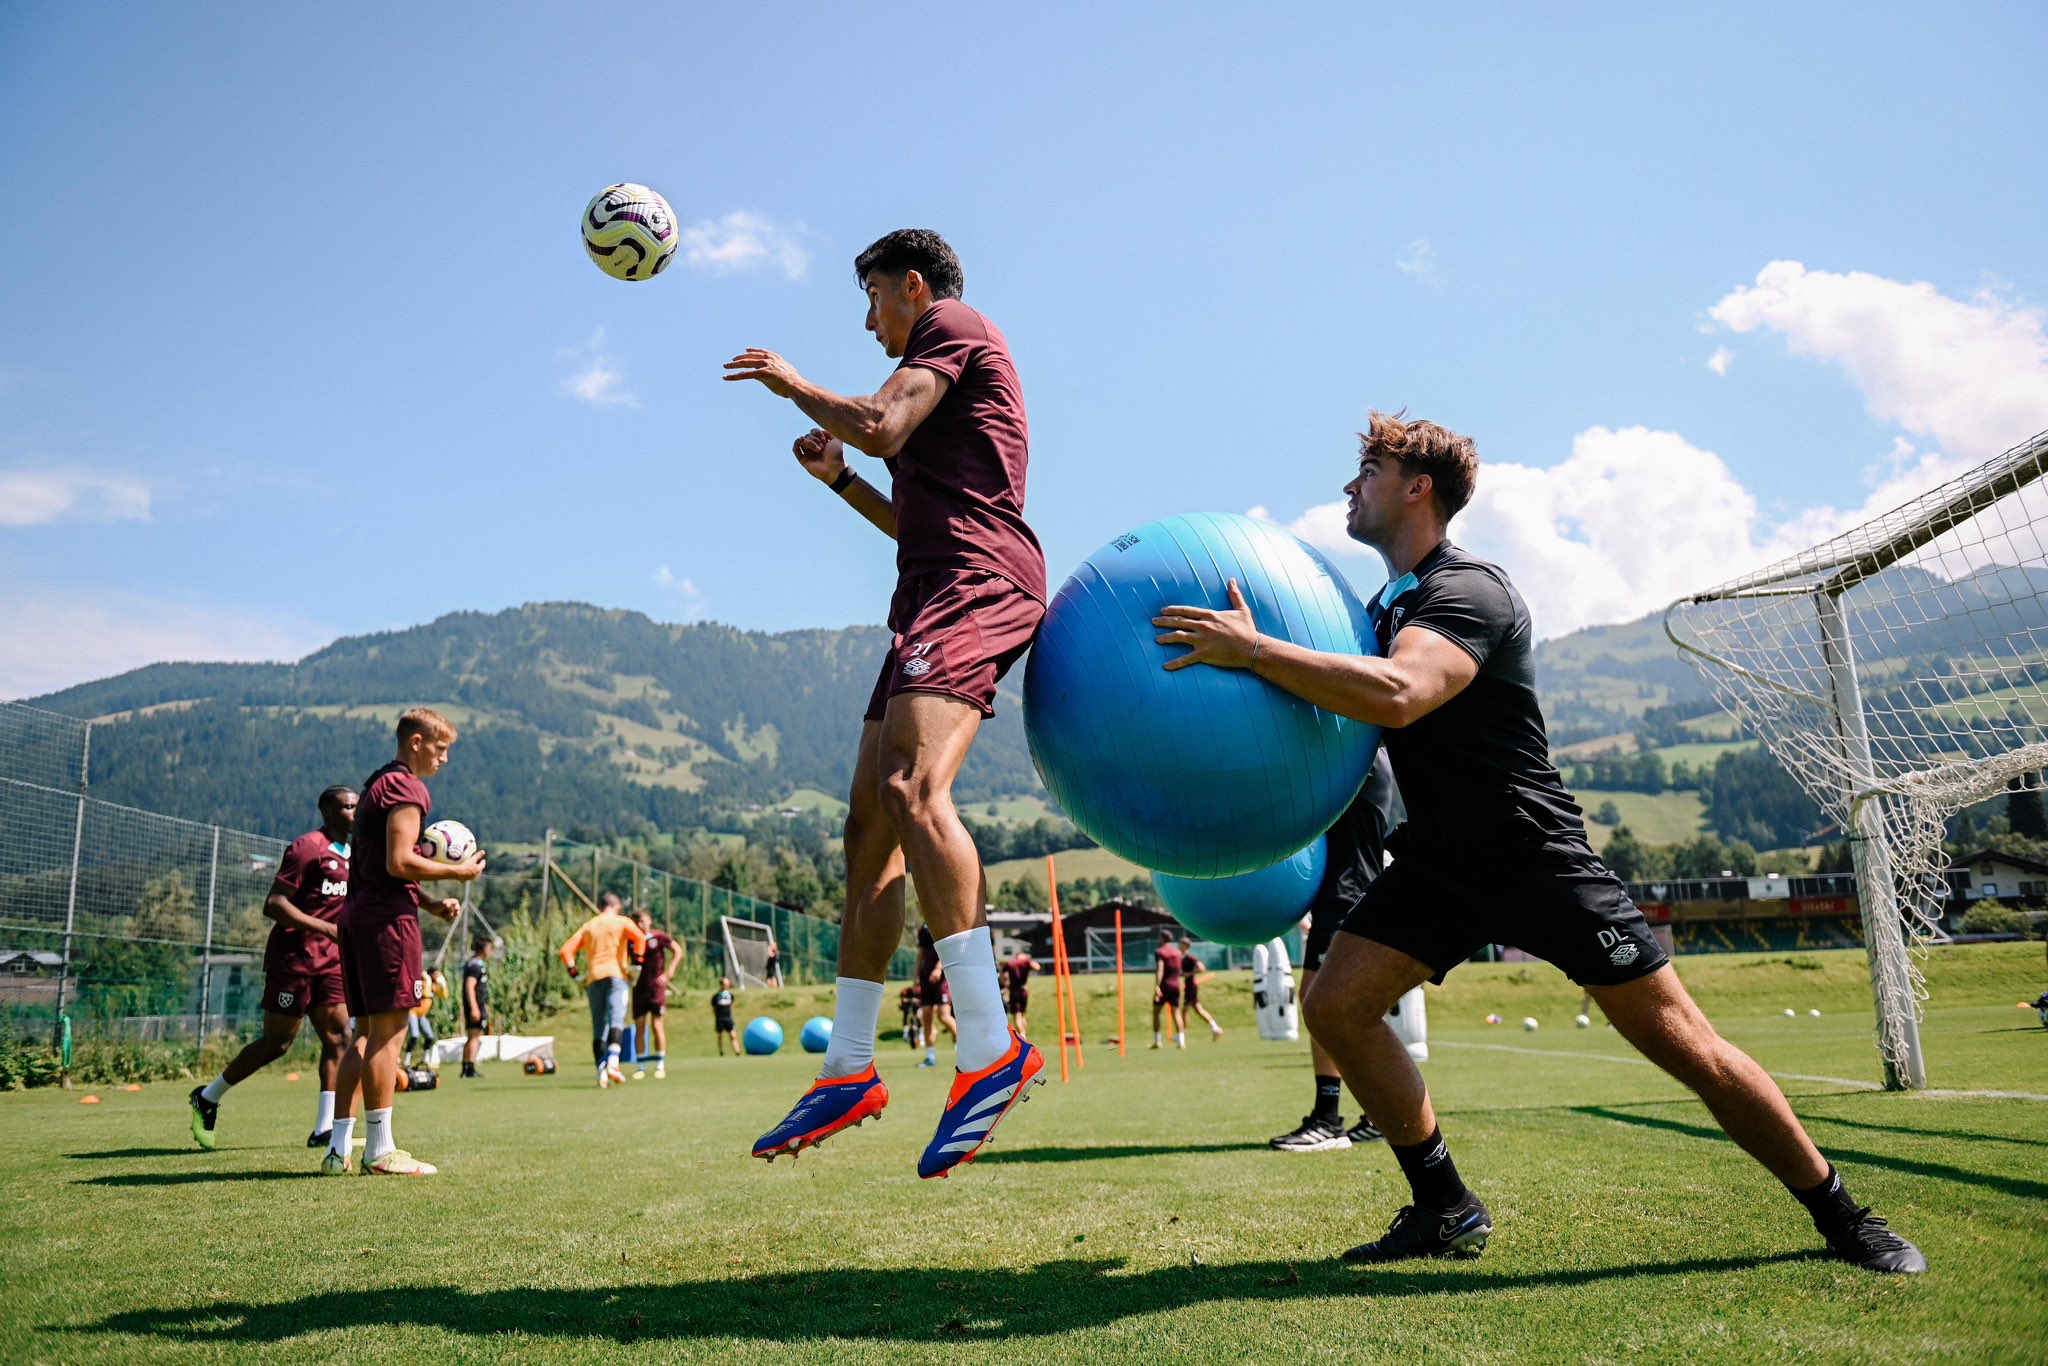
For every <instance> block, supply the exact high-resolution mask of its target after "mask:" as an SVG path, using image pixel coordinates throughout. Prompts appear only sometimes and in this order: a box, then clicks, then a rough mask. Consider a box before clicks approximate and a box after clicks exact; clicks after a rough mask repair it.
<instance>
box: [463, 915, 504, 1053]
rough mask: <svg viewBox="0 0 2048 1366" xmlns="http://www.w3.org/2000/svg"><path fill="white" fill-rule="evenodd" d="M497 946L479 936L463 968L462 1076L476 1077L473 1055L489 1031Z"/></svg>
mask: <svg viewBox="0 0 2048 1366" xmlns="http://www.w3.org/2000/svg"><path fill="white" fill-rule="evenodd" d="M496 947H497V944H496V943H495V942H493V941H492V939H491V937H490V936H489V935H487V934H480V935H478V936H476V938H474V939H472V940H471V941H470V944H469V961H468V962H467V963H464V964H463V965H462V1075H463V1076H465V1077H475V1076H478V1075H479V1073H478V1072H477V1070H476V1055H477V1054H478V1052H480V1051H481V1050H482V1048H483V1046H484V1035H486V1034H488V1033H490V1032H491V950H492V949H494V948H496Z"/></svg>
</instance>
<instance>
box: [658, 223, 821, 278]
mask: <svg viewBox="0 0 2048 1366" xmlns="http://www.w3.org/2000/svg"><path fill="white" fill-rule="evenodd" d="M800 231H801V229H800V228H786V227H783V226H782V225H780V224H778V223H776V222H775V221H773V220H772V219H770V218H769V217H768V216H767V215H766V214H760V213H755V212H753V211H752V210H750V209H736V210H734V211H733V212H731V213H729V214H727V215H726V216H725V217H723V218H719V219H710V218H706V219H702V220H700V221H698V222H696V223H693V224H691V225H690V226H689V227H687V228H684V229H683V241H682V253H683V264H684V265H687V266H691V267H694V268H695V269H698V270H708V271H710V272H711V273H712V274H714V275H729V274H732V273H734V272H736V271H743V270H759V269H764V268H769V269H775V270H780V271H781V272H782V273H783V275H785V276H787V277H788V278H789V279H792V280H801V279H803V278H804V276H805V274H806V273H808V272H809V270H810V268H811V254H810V252H809V251H807V250H805V249H804V245H803V243H802V242H801V241H800V240H798V234H799V232H800Z"/></svg>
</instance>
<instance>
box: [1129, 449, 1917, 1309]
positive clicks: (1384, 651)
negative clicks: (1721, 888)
mask: <svg viewBox="0 0 2048 1366" xmlns="http://www.w3.org/2000/svg"><path fill="white" fill-rule="evenodd" d="M1478 472H1479V453H1478V451H1477V450H1476V449H1475V448H1474V446H1473V443H1472V442H1471V440H1470V439H1469V438H1466V437H1461V436H1458V435H1456V434H1455V433H1453V432H1450V431H1447V430H1445V429H1444V428H1443V427H1440V426H1438V425H1437V424H1436V423H1433V422H1420V421H1417V422H1404V421H1402V420H1401V419H1400V417H1398V416H1395V417H1388V416H1386V415H1385V414H1382V413H1374V414H1372V418H1371V429H1370V430H1369V431H1368V432H1366V433H1365V434H1364V435H1362V436H1361V437H1360V442H1359V459H1358V473H1357V474H1356V475H1354V476H1353V477H1352V479H1351V481H1350V482H1349V483H1347V484H1346V485H1345V486H1344V491H1345V494H1346V495H1347V497H1348V498H1349V500H1350V506H1349V517H1348V523H1347V526H1346V530H1347V531H1348V532H1349V534H1350V535H1351V537H1352V539H1354V540H1357V541H1362V542H1364V543H1365V544H1367V545H1369V546H1372V547H1373V548H1374V549H1375V550H1378V551H1379V552H1380V554H1381V555H1382V556H1383V557H1385V559H1386V562H1387V571H1388V576H1389V579H1390V582H1389V583H1388V584H1387V586H1386V588H1385V590H1384V591H1382V592H1381V593H1380V594H1379V595H1378V597H1377V599H1376V600H1375V601H1374V603H1373V604H1372V609H1371V615H1372V619H1373V623H1374V625H1375V628H1376V629H1377V632H1378V635H1379V647H1380V651H1381V654H1380V655H1378V656H1373V655H1364V656H1353V655H1338V654H1326V653H1322V652H1319V651H1315V650H1309V649H1305V648H1303V647H1301V646H1298V645H1293V644H1290V643H1288V642H1286V641H1282V640H1275V639H1272V638H1270V637H1266V636H1263V635H1261V634H1260V633H1259V630H1258V625H1257V623H1256V622H1254V621H1253V619H1252V614H1251V611H1250V609H1249V608H1248V607H1247V606H1246V604H1245V599H1244V595H1243V594H1242V593H1241V592H1239V591H1238V587H1237V584H1236V583H1235V582H1232V583H1231V584H1230V586H1229V596H1230V606H1229V608H1227V609H1225V610H1221V611H1218V610H1213V609H1209V608H1203V607H1183V606H1168V607H1166V608H1164V609H1163V610H1162V612H1161V615H1160V616H1158V617H1155V618H1154V619H1153V622H1154V625H1156V626H1158V627H1159V628H1160V630H1161V632H1162V634H1160V635H1159V636H1158V637H1157V639H1158V641H1159V643H1160V644H1162V645H1185V646H1188V647H1189V649H1188V651H1187V653H1186V654H1183V655H1180V656H1177V657H1175V658H1174V659H1171V660H1169V661H1168V662H1167V664H1166V667H1167V668H1168V669H1183V668H1187V667H1189V666H1191V665H1195V664H1208V665H1213V666H1216V667H1219V668H1237V669H1246V668H1248V669H1251V670H1252V671H1253V672H1255V673H1256V674H1258V676H1259V677H1261V678H1263V679H1265V680H1266V681H1268V682H1269V683H1273V684H1275V685H1276V686H1278V687H1281V688H1284V689H1286V690H1287V691H1288V692H1291V693H1293V694H1294V695H1296V696H1297V697H1300V698H1302V699H1304V700H1305V701H1308V702H1312V703H1314V704H1315V705H1317V706H1319V707H1323V708H1325V709H1327V710H1329V711H1333V712H1336V713H1338V714H1339V715H1342V716H1350V717H1354V718H1356V719H1358V720H1360V721H1366V722H1370V723H1372V724H1374V725H1378V726H1381V727H1384V728H1385V740H1384V743H1385V746H1386V749H1387V752H1388V754H1389V756H1390V757H1391V758H1392V760H1393V765H1394V777H1395V779H1396V780H1397V781H1398V782H1399V783H1400V785H1401V796H1402V798H1403V800H1404V801H1405V802H1406V803H1407V807H1408V821H1407V823H1406V824H1404V825H1403V826H1402V827H1401V828H1400V829H1398V830H1396V831H1395V832H1394V833H1393V834H1392V835H1391V836H1390V837H1389V838H1388V841H1387V847H1388V850H1389V851H1390V852H1391V853H1392V854H1393V855H1394V856H1395V862H1394V864H1393V866H1392V867H1391V868H1389V869H1388V870H1387V871H1386V873H1384V874H1383V875H1381V877H1380V878H1379V879H1378V880H1377V881H1375V882H1374V883H1373V884H1372V886H1371V887H1370V888H1369V889H1368V890H1367V891H1366V893H1365V896H1364V897H1363V898H1362V899H1361V900H1360V901H1359V903H1358V905H1357V907H1356V908H1355V909H1354V910H1352V912H1351V913H1350V914H1349V916H1347V917H1346V919H1345V921H1344V924H1343V926H1342V929H1341V930H1340V932H1339V933H1338V935H1337V939H1336V942H1335V943H1334V944H1333V945H1332V946H1331V949H1330V953H1329V956H1328V958H1327V959H1325V960H1324V963H1323V968H1322V971H1321V972H1320V973H1318V974H1317V977H1316V981H1315V986H1314V989H1313V990H1311V991H1310V992H1309V993H1308V996H1307V999H1306V1000H1305V1001H1304V1003H1303V1014H1304V1019H1305V1021H1306V1023H1307V1024H1308V1028H1309V1032H1310V1033H1311V1034H1312V1035H1313V1036H1314V1038H1315V1039H1316V1041H1317V1042H1318V1043H1320V1044H1322V1046H1323V1047H1324V1048H1326V1049H1328V1050H1329V1052H1330V1054H1331V1056H1332V1057H1334V1058H1335V1059H1336V1060H1337V1064H1338V1067H1339V1069H1340V1070H1341V1072H1342V1073H1343V1076H1344V1080H1345V1081H1346V1082H1348V1083H1349V1084H1350V1087H1351V1090H1352V1092H1353V1094H1355V1095H1357V1096H1358V1097H1359V1098H1360V1099H1361V1100H1363V1101H1364V1102H1365V1106H1366V1109H1367V1112H1368V1113H1369V1114H1370V1115H1371V1117H1372V1120H1373V1122H1374V1123H1375V1124H1377V1125H1378V1126H1379V1128H1380V1129H1381V1130H1382V1131H1383V1132H1384V1133H1385V1135H1386V1138H1387V1141H1388V1144H1389V1145H1390V1146H1391V1147H1392V1148H1393V1150H1394V1155H1395V1157H1396V1159H1397V1160H1398V1161H1399V1162H1400V1164H1401V1170H1402V1172H1403V1174H1404V1175H1406V1177H1407V1178H1408V1183H1409V1186H1410V1187H1411V1188H1412V1190H1413V1192H1414V1203H1413V1204H1412V1205H1410V1206H1408V1207H1406V1208H1404V1209H1403V1210H1402V1211H1401V1212H1400V1214H1398V1215H1397V1216H1396V1217H1395V1219H1394V1222H1393V1225H1392V1227H1390V1228H1389V1229H1388V1230H1387V1232H1386V1233H1385V1234H1384V1235H1382V1236H1381V1237H1380V1238H1379V1239H1378V1241H1376V1242H1371V1243H1367V1244H1365V1245H1363V1246H1361V1247H1356V1248H1353V1249H1351V1251H1349V1252H1347V1253H1345V1254H1344V1256H1345V1259H1346V1260H1347V1261H1362V1262H1385V1261H1394V1260H1397V1259H1400V1258H1406V1257H1420V1256H1454V1255H1462V1256H1476V1255H1477V1254H1478V1253H1479V1251H1480V1250H1481V1249H1483V1248H1484V1247H1485V1246H1486V1239H1487V1238H1488V1236H1490V1235H1491V1234H1492V1232H1493V1218H1492V1216H1491V1215H1490V1214H1488V1213H1487V1210H1486V1207H1485V1206H1484V1205H1482V1204H1481V1203H1480V1202H1479V1199H1478V1197H1476V1196H1475V1195H1473V1194H1472V1193H1471V1192H1470V1191H1468V1190H1467V1189H1466V1188H1465V1184H1464V1182H1463V1181H1461V1180H1460V1179H1459V1177H1458V1173H1457V1168H1456V1167H1455V1166H1454V1165H1453V1163H1452V1161H1451V1154H1450V1149H1449V1148H1448V1147H1447V1146H1446V1145H1445V1143H1444V1141H1443V1137H1442V1135H1441V1134H1440V1133H1439V1132H1438V1129H1437V1122H1436V1113H1435V1110H1434V1109H1433V1107H1432V1106H1431V1104H1430V1100H1429V1091H1428V1088H1427V1087H1425V1086H1424V1084H1423V1081H1422V1074H1421V1073H1420V1072H1419V1071H1417V1070H1416V1067H1415V1064H1414V1062H1413V1061H1412V1060H1411V1059H1410V1058H1409V1056H1408V1053H1407V1050H1406V1049H1405V1048H1404V1047H1403V1046H1402V1043H1401V1041H1400V1039H1399V1038H1397V1037H1396V1036H1395V1034H1394V1031H1393V1030H1392V1029H1391V1028H1389V1027H1388V1025H1387V1023H1386V1020H1385V1016H1386V1013H1387V1010H1388V1008H1389V1007H1390V1006H1392V1005H1393V1003H1394V1002H1395V1001H1396V1000H1398V999H1399V998H1400V997H1401V995H1402V994H1403V993H1404V992H1407V991H1408V990H1410V989H1411V988H1414V987H1417V986H1420V985H1421V984H1422V983H1423V982H1425V981H1432V980H1433V981H1439V982H1440V981H1442V980H1443V976H1444V974H1445V973H1446V972H1448V971H1449V970H1450V969H1451V968H1452V967H1454V966H1456V965H1457V964H1458V963H1460V962H1463V961H1464V960H1465V959H1466V958H1468V957H1470V956H1471V954H1472V953H1473V952H1474V951H1475V950H1476V949H1478V948H1479V947H1480V946H1481V945H1482V944H1486V943H1505V944H1512V945H1515V946H1517V947H1519V948H1523V949H1526V950H1528V951H1529V952H1530V953H1533V954H1535V955H1537V956H1538V957H1541V958H1545V959H1548V960H1549V961H1550V962H1552V963H1555V964H1556V965H1557V966H1558V967H1560V968H1562V969H1563V970H1564V971H1565V972H1566V973H1567V974H1569V975H1570V976H1571V977H1572V979H1573V980H1574V981H1576V982H1577V983H1578V984H1579V985H1580V986H1582V987H1584V988H1586V989H1588V990H1590V991H1591V992H1592V993H1593V997H1594V999H1595V1000H1597V1001H1598V1002H1599V1003H1600V1007H1601V1009H1602V1010H1603V1011H1604V1012H1606V1015H1607V1018H1608V1020H1609V1021H1610V1022H1612V1023H1613V1025H1614V1027H1615V1028H1616V1029H1618V1030H1619V1031H1621V1034H1622V1037H1624V1038H1626V1039H1627V1040H1628V1041H1629V1042H1630V1043H1631V1044H1633V1045H1634V1046H1635V1047H1636V1048H1637V1049H1639V1050H1640V1051H1641V1052H1642V1053H1643V1054H1644V1055H1645V1056H1647V1057H1648V1058H1649V1059H1650V1060H1651V1061H1652V1062H1654V1063H1656V1064H1657V1065H1658V1066H1659V1067H1662V1068H1663V1069H1664V1070H1665V1071H1666V1072H1669V1073H1670V1074H1671V1075H1672V1076H1673V1077H1675V1078H1677V1079H1678V1080H1679V1081H1681V1082H1684V1083H1685V1084H1686V1085H1687V1086H1689V1087H1691V1088H1692V1090H1693V1091H1695V1092H1696V1093H1698V1095H1699V1097H1700V1099H1701V1100H1702V1101H1704V1102H1705V1103H1706V1106H1707V1108H1708V1110H1710V1111H1711V1112H1712V1113H1713V1115H1714V1118H1715V1119H1716V1120H1717V1121H1719V1123H1720V1125H1721V1127H1722V1128H1723V1129H1724V1130H1726V1131H1727V1133H1728V1135H1729V1137H1731V1138H1733V1139H1734V1140H1735V1141H1736V1142H1737V1143H1739V1144H1740V1145H1741V1146H1742V1148H1743V1149H1744V1150H1745V1151H1746V1152H1748V1153H1749V1154H1750V1156H1752V1157H1754V1158H1756V1159H1757V1161H1759V1162H1761V1163H1762V1164H1763V1165H1764V1166H1765V1167H1766V1168H1768V1169H1769V1170H1770V1172H1771V1174H1772V1175H1774V1176H1776V1177H1777V1178H1778V1179H1779V1180H1780V1181H1782V1182H1784V1183H1785V1185H1786V1186H1787V1187H1788V1188H1789V1189H1790V1190H1791V1192H1792V1194H1793V1195H1794V1196H1795V1197H1797V1199H1798V1200H1799V1202H1800V1203H1801V1204H1802V1205H1804V1206H1805V1207H1806V1209H1807V1212H1808V1213H1809V1214H1811V1215H1812V1216H1813V1221H1814V1224H1815V1226H1816V1227H1817V1228H1818V1229H1819V1230H1820V1232H1821V1234H1822V1235H1823V1236H1824V1237H1825V1238H1826V1239H1827V1242H1828V1248H1829V1251H1830V1252H1832V1253H1833V1254H1834V1255H1835V1256H1836V1257H1839V1258H1840V1259H1842V1260H1843V1261H1846V1262H1850V1263H1852V1264H1854V1265H1857V1266H1862V1267H1866V1268H1868V1269H1870V1270H1873V1271H1898V1272H1913V1271H1924V1270H1926V1269H1927V1260H1926V1258H1924V1257H1922V1256H1921V1255H1920V1252H1919V1249H1917V1248H1915V1247H1914V1246H1913V1245H1912V1244H1911V1243H1908V1242H1907V1241H1905V1240H1904V1239H1903V1238H1900V1237H1899V1236H1898V1235H1897V1234H1895V1233H1893V1232H1891V1231H1890V1230H1889V1229H1887V1228H1886V1227H1885V1225H1884V1221H1883V1220H1882V1219H1878V1218H1874V1217H1873V1216H1872V1215H1871V1212H1870V1211H1869V1210H1868V1209H1866V1208H1863V1207H1861V1206H1859V1205H1857V1204H1856V1202H1855V1201H1854V1200H1852V1199H1851V1198H1850V1197H1849V1193H1848V1191H1847V1190H1846V1189H1845V1188H1844V1187H1843V1185H1842V1179H1841V1177H1840V1175H1839V1174H1837V1173H1836V1171H1835V1169H1834V1167H1833V1166H1831V1165H1830V1164H1829V1163H1828V1161H1827V1160H1826V1159H1825V1158H1823V1157H1822V1156H1821V1155H1820V1153H1819V1152H1818V1151H1817V1150H1816V1149H1815V1148H1814V1146H1813V1141H1812V1140H1811V1139H1810V1138H1808V1137H1807V1135H1806V1130H1805V1129H1804V1128H1802V1127H1801V1126H1800V1123H1799V1120H1798V1118H1797V1117H1796V1116H1795V1115H1794V1114H1793V1113H1792V1107H1791V1106H1790V1105H1788V1104H1786V1102H1785V1096H1784V1093H1783V1092H1782V1091H1780V1090H1779V1089H1778V1086H1777V1083H1776V1082H1774V1081H1772V1080H1771V1078H1770V1075H1769V1074H1768V1073H1766V1072H1765V1071H1764V1070H1763V1069H1762V1068H1761V1067H1759V1066H1757V1064H1756V1063H1755V1062H1754V1061H1752V1060H1751V1059H1750V1058H1749V1057H1748V1055H1746V1054H1744V1053H1743V1052H1742V1051H1741V1050H1740V1049H1738V1048H1736V1047H1735V1046H1734V1045H1733V1044H1730V1043H1729V1042H1727V1041H1726V1040H1725V1039H1722V1038H1721V1037H1720V1036H1719V1035H1718V1034H1716V1033H1715V1032H1714V1027H1713V1026H1712V1025H1711V1024H1709V1023H1708V1022H1707V1019H1706V1017H1705V1016H1704V1015H1702V1014H1701V1013H1700V1010H1699V1007H1698V1006H1696V1005H1695V1004H1694V1003H1693V1000H1692V998H1691V996H1690V995H1688V994H1687V992H1686V990H1685V987H1684V986H1683V985H1682V984H1681V983H1680V982H1679V980H1678V975H1677V974H1676V973H1674V972H1673V971H1672V970H1671V966H1670V964H1669V962H1668V961H1666V958H1665V955H1664V952H1663V950H1662V949H1661V948H1660V947H1659V946H1658V944H1657V941H1656V940H1655V939H1654V938H1652V937H1651V934H1650V929H1649V926H1648V925H1647V924H1646V923H1645V922H1644V920H1643V915H1642V912H1641V911H1639V910H1637V909H1636V907H1635V905H1634V903H1632V902H1631V901H1630V900H1629V899H1628V894H1627V893H1626V892H1625V891H1624V890H1623V889H1622V885H1621V882H1620V880H1619V879H1617V878H1616V877H1615V876H1614V874H1613V873H1612V872H1610V871H1608V869H1607V868H1606V866H1605V865H1603V864H1602V863H1601V862H1600V860H1599V859H1598V858H1596V857H1595V856H1594V854H1593V851H1592V847H1591V846H1590V845H1589V844H1588V843H1587V841H1586V827H1585V821H1584V818H1583V816H1582V814H1581V812H1580V810H1579V807H1578V805H1577V803H1575V802H1574V801H1573V800H1572V797H1571V793H1570V792H1568V791H1567V790H1566V789H1565V786H1564V782H1563V780H1562V779H1561V778H1560V777H1559V776H1558V772H1557V769H1556V768H1555V767H1554V766H1553V765H1552V764H1551V762H1550V744H1549V740H1548V737H1547V735H1546V733H1545V731H1544V727H1543V714H1542V711H1541V709H1540V708H1539V707H1538V705H1537V699H1536V672H1535V643H1536V642H1535V634H1534V632H1533V631H1532V629H1531V627H1530V623H1529V613H1528V609H1527V608H1526V607H1524V606H1523V604H1522V599H1521V595H1520V594H1519V593H1517V592H1516V591H1515V588H1514V585H1513V584H1511V583H1509V582H1508V577H1507V575H1506V574H1505V573H1503V572H1502V571H1501V570H1500V569H1499V568H1498V567H1496V566H1494V565H1491V564H1488V563H1486V562H1485V561H1484V560H1480V559H1477V558H1475V557H1474V556H1472V555H1468V554H1467V553H1465V552H1464V551H1462V550H1460V549H1459V548H1458V547H1457V546H1455V545H1452V544H1451V542H1450V540H1449V539H1448V537H1447V536H1446V534H1445V532H1446V529H1447V527H1448V526H1449V523H1450V520H1451V518H1452V517H1453V516H1455V515H1456V514H1457V513H1458V512H1459V510H1460V509H1462V508H1463V507H1464V506H1465V504H1466V503H1467V502H1469V501H1470V500H1471V497H1472V490H1473V487H1474V484H1475V483H1476V481H1477V478H1478Z"/></svg>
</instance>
